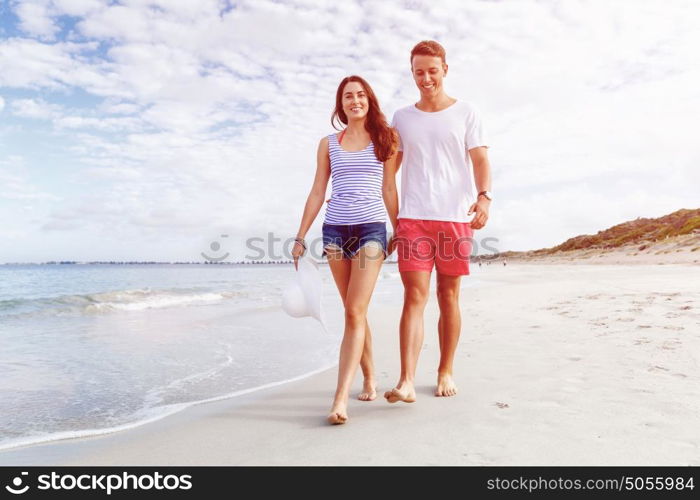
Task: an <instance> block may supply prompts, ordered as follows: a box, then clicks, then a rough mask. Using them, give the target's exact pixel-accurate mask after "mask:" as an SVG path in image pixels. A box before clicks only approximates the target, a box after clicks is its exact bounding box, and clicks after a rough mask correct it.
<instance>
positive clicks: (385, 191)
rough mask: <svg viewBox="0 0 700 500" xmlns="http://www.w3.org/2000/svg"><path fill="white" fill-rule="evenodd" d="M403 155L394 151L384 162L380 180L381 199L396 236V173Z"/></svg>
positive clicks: (397, 195)
mask: <svg viewBox="0 0 700 500" xmlns="http://www.w3.org/2000/svg"><path fill="white" fill-rule="evenodd" d="M402 158H403V153H402V152H401V151H396V152H395V153H394V154H393V156H392V157H391V158H389V159H388V160H387V161H385V162H384V176H383V178H382V197H383V198H384V206H385V207H386V213H387V215H388V216H389V221H390V222H391V227H392V229H393V233H394V234H396V224H397V221H396V218H397V217H398V214H399V193H398V190H397V189H396V173H397V172H398V170H399V168H401V159H402Z"/></svg>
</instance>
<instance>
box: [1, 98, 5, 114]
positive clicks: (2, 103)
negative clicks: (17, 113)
mask: <svg viewBox="0 0 700 500" xmlns="http://www.w3.org/2000/svg"><path fill="white" fill-rule="evenodd" d="M3 109H5V99H3V98H2V96H0V113H2V110H3Z"/></svg>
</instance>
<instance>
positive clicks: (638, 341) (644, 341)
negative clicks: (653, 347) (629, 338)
mask: <svg viewBox="0 0 700 500" xmlns="http://www.w3.org/2000/svg"><path fill="white" fill-rule="evenodd" d="M650 342H651V340H649V339H647V338H641V339H636V340H635V341H634V345H642V344H648V343H650Z"/></svg>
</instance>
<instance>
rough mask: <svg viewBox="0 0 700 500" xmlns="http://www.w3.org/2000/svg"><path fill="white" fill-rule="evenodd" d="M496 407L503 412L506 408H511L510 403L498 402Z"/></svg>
mask: <svg viewBox="0 0 700 500" xmlns="http://www.w3.org/2000/svg"><path fill="white" fill-rule="evenodd" d="M494 405H496V406H498V407H499V408H500V409H501V410H502V409H504V408H510V405H509V404H508V403H500V402H496V403H494Z"/></svg>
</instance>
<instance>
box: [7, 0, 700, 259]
mask: <svg viewBox="0 0 700 500" xmlns="http://www.w3.org/2000/svg"><path fill="white" fill-rule="evenodd" d="M28 5H29V4H28ZM31 5H35V7H32V8H34V9H36V10H37V12H38V11H39V10H40V9H39V8H38V7H36V5H41V6H43V7H42V8H43V10H41V14H42V15H41V16H39V17H37V21H36V23H37V24H36V26H33V27H32V28H31V30H33V31H31V30H30V28H26V29H27V32H28V33H29V34H32V36H35V37H39V38H41V37H49V36H52V35H55V34H57V33H58V31H56V26H57V24H56V21H57V16H59V15H64V14H65V15H69V16H77V17H78V18H79V19H78V22H77V23H76V24H75V27H74V28H73V32H72V34H71V35H70V40H72V41H66V40H61V39H60V38H59V40H57V41H56V42H55V43H46V40H48V38H41V40H35V39H29V38H13V39H7V40H3V41H0V66H2V67H3V71H2V72H1V73H0V86H4V87H11V88H19V89H24V90H25V91H27V90H28V91H33V92H34V93H35V95H33V96H31V97H27V98H23V99H8V109H9V110H10V111H12V114H14V115H16V116H19V117H25V118H27V117H34V118H45V119H50V120H51V121H52V123H53V125H54V133H55V134H56V136H57V137H59V138H63V139H67V140H66V141H65V142H66V143H67V144H68V146H66V147H67V148H68V149H67V150H66V151H67V154H71V155H73V157H74V159H75V163H76V164H78V165H82V166H83V169H82V170H81V171H80V172H79V173H78V174H76V173H71V174H70V175H67V176H65V179H66V182H69V183H71V184H72V185H79V186H83V191H84V193H85V195H84V196H83V197H79V198H71V199H67V200H66V201H65V202H64V203H63V204H62V205H61V206H59V207H58V208H57V209H56V210H54V212H52V213H51V215H50V216H49V217H48V219H47V221H46V224H45V226H44V227H46V228H53V229H58V228H62V229H64V230H68V229H70V228H81V227H86V228H87V227H89V228H91V230H93V231H95V230H99V229H100V228H103V229H104V230H109V231H112V232H113V231H120V232H121V233H120V234H122V235H127V234H128V235H130V237H134V238H137V236H138V235H139V234H149V235H152V234H165V233H166V232H175V233H178V234H180V233H181V234H189V235H196V234H201V233H202V232H203V231H206V228H207V227H210V226H211V227H213V226H217V227H227V228H229V229H230V230H231V232H232V234H239V235H246V234H251V233H256V234H257V233H259V232H261V231H262V232H263V233H266V232H267V231H268V230H272V231H275V232H277V233H280V234H287V233H289V234H292V233H294V232H295V231H296V226H297V225H298V222H299V217H300V215H301V211H302V209H303V203H304V200H305V197H306V195H307V193H308V190H309V188H310V186H311V181H312V179H313V172H314V169H315V151H316V146H317V144H318V140H319V139H320V137H321V136H323V135H326V134H328V133H330V132H331V130H332V129H331V128H330V125H329V116H330V112H331V110H332V106H333V97H334V92H335V87H336V85H337V83H338V82H339V80H340V79H341V78H342V77H343V76H345V75H347V74H350V73H359V74H361V75H363V76H365V77H366V78H367V79H368V80H369V81H370V83H371V84H372V85H373V86H374V88H375V91H376V92H377V94H378V95H379V97H380V100H381V102H382V105H383V107H384V110H385V111H386V113H387V116H388V117H389V118H390V117H391V114H392V112H393V111H394V110H395V109H396V108H398V107H399V106H404V105H406V104H407V103H410V102H412V101H414V100H415V99H416V97H417V95H416V90H415V87H414V84H413V82H412V80H411V77H410V73H409V61H408V54H409V51H410V49H411V47H412V46H413V44H414V43H415V42H416V41H418V40H420V39H424V38H434V37H437V38H438V39H439V40H440V41H441V42H442V43H443V44H444V45H445V47H446V48H447V51H448V63H449V65H450V71H449V75H448V78H447V80H446V87H447V90H448V92H449V93H450V94H452V95H454V96H456V97H459V98H463V99H468V100H470V101H473V102H475V103H476V104H477V105H478V107H479V108H481V110H482V112H483V115H484V119H485V122H486V125H487V129H488V130H489V131H490V138H491V142H492V149H491V152H490V155H491V159H492V163H493V176H494V192H495V193H496V196H497V200H496V202H495V203H494V205H493V208H492V222H491V223H490V224H489V227H488V228H487V230H485V231H484V234H483V235H484V236H485V235H493V236H497V237H499V238H500V239H501V240H502V241H504V242H507V244H508V247H509V248H517V249H524V248H532V247H538V246H544V245H550V244H554V243H557V242H558V241H560V240H563V239H565V238H567V237H570V236H573V235H575V234H578V232H581V231H587V230H597V229H601V228H603V227H607V226H609V225H612V224H614V223H617V222H620V221H621V220H623V219H621V218H623V217H628V216H629V217H632V218H633V217H636V216H637V215H641V214H644V215H654V214H656V215H661V214H663V213H666V212H670V211H672V210H674V209H675V206H674V203H676V204H681V205H692V202H693V200H695V199H696V196H695V197H694V195H693V193H692V192H691V191H692V190H691V186H693V185H697V183H698V182H699V181H700V179H698V175H699V174H698V173H696V171H697V169H695V165H696V164H697V162H698V161H699V160H700V158H699V156H700V154H699V153H698V152H697V151H695V150H694V149H693V148H691V147H689V145H691V144H694V141H695V138H694V137H693V136H692V134H693V133H694V132H693V130H694V122H695V119H696V118H695V117H696V116H698V114H699V113H700V95H699V91H698V90H697V89H699V88H700V85H699V83H700V72H699V71H698V66H697V63H695V58H696V57H695V49H694V47H695V46H697V45H698V44H700V34H699V33H698V32H697V30H695V28H694V26H693V24H694V23H693V22H692V20H693V19H694V17H695V16H697V11H698V7H697V6H695V5H694V4H691V3H687V4H674V5H673V6H669V5H660V4H659V3H658V2H638V3H635V9H634V10H630V9H629V8H628V7H626V4H625V3H622V2H620V3H602V2H589V3H579V2H557V3H554V2H553V3H546V2H474V3H473V2H461V1H457V0H454V1H445V2H440V3H439V4H435V3H434V2H433V3H428V2H410V3H406V2H399V1H387V2H370V3H360V2H352V1H348V2H314V1H304V2H301V1H295V2H288V3H280V2H273V1H266V0H262V1H261V0H257V1H255V2H253V1H243V2H239V3H237V4H236V8H234V9H231V10H228V11H226V12H223V10H224V9H223V6H224V4H223V2H218V1H210V2H206V3H204V2H187V1H184V0H183V1H179V2H171V1H165V0H162V1H160V0H159V1H157V2H153V1H148V2H146V1H136V0H128V1H123V2H120V3H119V4H117V3H112V4H106V3H102V2H94V1H91V0H61V1H58V0H54V1H52V2H39V3H36V4H35V3H32V4H31ZM44 14H46V15H47V16H49V18H50V19H49V20H50V22H51V24H46V20H45V19H44V18H45V17H46V16H44ZM42 16H44V17H42ZM25 17H26V16H25ZM42 19H44V20H42ZM41 23H43V24H41ZM42 26H43V27H42ZM52 26H53V27H52ZM52 30H53V31H52ZM75 89H79V91H80V92H83V93H87V94H89V95H91V96H92V97H93V98H96V99H97V101H98V103H97V104H94V103H91V104H90V106H87V107H85V108H80V107H79V106H77V105H74V104H73V103H71V104H66V103H64V98H65V96H66V95H69V94H71V93H72V92H74V90H75ZM0 108H2V101H1V100H0ZM691 181H694V182H691ZM660 191H662V192H660ZM668 193H673V194H672V195H670V194H668ZM589 207H590V208H589ZM678 208H680V207H678ZM321 218H322V214H321V215H320V216H319V222H320V219H321ZM589 228H590V229H589ZM76 230H77V229H76Z"/></svg>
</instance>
